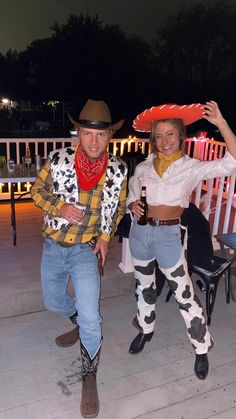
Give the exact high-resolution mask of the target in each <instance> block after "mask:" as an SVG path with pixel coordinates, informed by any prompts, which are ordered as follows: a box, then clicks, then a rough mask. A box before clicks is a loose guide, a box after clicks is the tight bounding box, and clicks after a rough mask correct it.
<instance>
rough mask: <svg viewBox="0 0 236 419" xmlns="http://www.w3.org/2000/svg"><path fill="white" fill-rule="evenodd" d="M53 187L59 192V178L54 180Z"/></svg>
mask: <svg viewBox="0 0 236 419" xmlns="http://www.w3.org/2000/svg"><path fill="white" fill-rule="evenodd" d="M53 188H54V191H55V192H58V189H59V183H58V181H57V180H55V182H53Z"/></svg>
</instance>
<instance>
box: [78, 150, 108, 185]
mask: <svg viewBox="0 0 236 419" xmlns="http://www.w3.org/2000/svg"><path fill="white" fill-rule="evenodd" d="M107 163H108V155H107V153H104V154H103V155H102V156H101V157H100V158H99V159H98V160H96V161H90V160H89V159H88V157H87V156H86V154H85V153H84V152H83V151H82V150H81V148H80V147H78V148H77V151H76V154H75V171H76V174H77V176H78V179H79V186H80V187H81V188H82V189H83V190H84V191H88V190H89V189H91V188H93V187H94V186H95V185H97V184H98V182H99V180H100V179H101V177H102V175H103V173H104V172H105V170H106V167H107Z"/></svg>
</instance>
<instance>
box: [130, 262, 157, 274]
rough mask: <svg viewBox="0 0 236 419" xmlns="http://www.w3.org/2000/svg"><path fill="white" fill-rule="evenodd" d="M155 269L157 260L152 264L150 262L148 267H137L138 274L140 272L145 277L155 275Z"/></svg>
mask: <svg viewBox="0 0 236 419" xmlns="http://www.w3.org/2000/svg"><path fill="white" fill-rule="evenodd" d="M154 269H155V260H152V261H151V262H149V264H148V265H147V266H139V265H136V266H135V270H136V271H137V272H140V273H141V274H143V275H152V274H153V273H154Z"/></svg>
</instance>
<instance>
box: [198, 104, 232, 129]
mask: <svg viewBox="0 0 236 419" xmlns="http://www.w3.org/2000/svg"><path fill="white" fill-rule="evenodd" d="M204 108H205V113H204V115H203V118H204V119H206V120H207V121H209V122H210V123H211V124H214V125H215V126H216V127H217V128H219V129H221V128H222V127H223V126H224V125H226V124H227V122H226V120H225V119H224V118H223V116H222V113H221V112H220V109H219V107H218V104H217V102H215V101H214V100H211V101H210V102H206V104H205V107H204Z"/></svg>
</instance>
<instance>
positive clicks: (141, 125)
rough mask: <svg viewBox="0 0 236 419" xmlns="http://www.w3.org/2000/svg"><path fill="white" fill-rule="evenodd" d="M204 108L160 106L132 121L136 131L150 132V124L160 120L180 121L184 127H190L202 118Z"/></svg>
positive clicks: (172, 105) (193, 104)
mask: <svg viewBox="0 0 236 419" xmlns="http://www.w3.org/2000/svg"><path fill="white" fill-rule="evenodd" d="M203 113H204V106H203V105H202V104H201V103H192V104H191V105H176V104H168V105H160V106H153V107H152V108H150V109H146V110H145V111H143V112H142V113H140V114H139V115H138V116H137V117H136V118H135V119H134V121H133V127H134V129H135V130H136V131H140V132H150V131H151V129H152V123H153V122H154V121H156V120H160V119H182V120H183V123H184V125H190V124H192V123H193V122H196V121H198V120H199V119H201V118H202V116H203Z"/></svg>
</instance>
